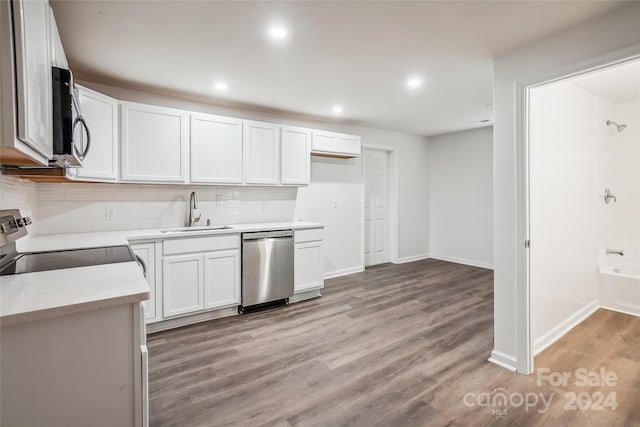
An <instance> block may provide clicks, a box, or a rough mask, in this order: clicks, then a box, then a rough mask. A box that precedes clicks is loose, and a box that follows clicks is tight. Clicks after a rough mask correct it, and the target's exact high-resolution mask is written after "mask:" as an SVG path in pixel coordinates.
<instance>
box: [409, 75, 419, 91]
mask: <svg viewBox="0 0 640 427" xmlns="http://www.w3.org/2000/svg"><path fill="white" fill-rule="evenodd" d="M420 86H422V80H421V79H420V78H419V77H411V78H409V80H407V87H408V88H409V89H418V88H419V87H420Z"/></svg>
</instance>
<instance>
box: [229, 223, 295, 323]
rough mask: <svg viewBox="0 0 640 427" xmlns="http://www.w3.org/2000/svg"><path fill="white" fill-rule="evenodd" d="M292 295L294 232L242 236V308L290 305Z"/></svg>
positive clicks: (265, 232)
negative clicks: (281, 302)
mask: <svg viewBox="0 0 640 427" xmlns="http://www.w3.org/2000/svg"><path fill="white" fill-rule="evenodd" d="M292 295H293V231H291V230H280V231H264V232H257V233H243V234H242V305H241V307H240V311H244V309H245V307H250V306H256V305H258V304H265V303H269V302H274V301H284V302H288V300H289V297H291V296H292Z"/></svg>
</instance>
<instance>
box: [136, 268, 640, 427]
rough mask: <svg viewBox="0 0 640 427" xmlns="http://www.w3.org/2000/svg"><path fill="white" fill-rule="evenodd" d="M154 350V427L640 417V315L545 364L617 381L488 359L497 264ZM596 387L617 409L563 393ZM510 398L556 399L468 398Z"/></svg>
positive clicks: (175, 335) (604, 328) (320, 302)
mask: <svg viewBox="0 0 640 427" xmlns="http://www.w3.org/2000/svg"><path fill="white" fill-rule="evenodd" d="M148 346H149V353H150V377H149V379H150V417H151V425H152V426H251V427H253V426H278V427H287V426H331V427H333V426H390V427H395V426H445V425H459V426H466V425H471V426H485V425H492V426H494V425H495V426H505V425H514V426H516V425H521V426H529V425H550V426H561V425H567V426H569V425H571V426H580V427H583V426H590V425H594V426H633V425H640V319H638V318H635V317H632V316H626V315H622V314H618V313H614V312H610V311H605V310H599V311H598V312H596V313H595V314H594V315H593V316H591V317H590V318H589V319H587V320H586V321H585V322H584V323H582V324H581V325H579V326H578V327H576V328H575V329H574V330H573V331H571V332H570V333H569V334H567V335H566V336H565V337H563V338H562V339H561V340H560V341H558V342H557V343H556V344H554V345H553V346H551V347H550V348H549V349H547V350H546V351H545V352H543V353H542V354H541V355H540V356H539V357H537V358H536V366H537V367H538V368H543V367H546V368H550V369H551V370H552V371H565V370H566V371H573V370H574V369H575V368H577V367H584V368H587V369H590V370H598V369H600V368H601V367H605V368H606V369H607V370H613V371H615V372H616V373H617V375H618V377H619V382H618V385H617V386H616V387H614V388H613V389H609V388H606V389H605V388H603V389H600V388H597V387H592V388H587V389H583V388H579V387H576V386H574V385H573V384H572V383H571V384H568V385H567V386H566V387H562V386H560V387H552V386H550V385H548V384H546V383H545V384H544V385H542V386H538V385H537V384H536V374H533V375H530V376H523V375H519V374H515V373H512V372H509V371H507V370H505V369H502V368H500V367H497V366H495V365H493V364H491V363H489V362H487V358H488V357H489V355H490V352H491V350H492V347H493V274H492V272H491V271H490V270H485V269H481V268H475V267H468V266H463V265H459V264H452V263H447V262H442V261H436V260H425V261H419V262H414V263H410V264H403V265H391V264H385V265H382V266H377V267H374V268H370V269H367V271H365V272H364V273H359V274H354V275H351V276H347V277H342V278H338V279H333V280H328V281H327V282H326V289H325V292H324V295H323V297H322V298H318V299H315V300H312V301H307V302H303V303H298V304H292V305H290V306H289V307H284V308H281V309H276V310H271V311H267V312H260V313H252V314H247V315H243V316H240V317H232V318H226V319H219V320H214V321H210V322H207V323H202V324H199V325H194V326H190V327H185V328H182V329H177V330H173V331H168V332H163V333H158V334H155V335H152V336H150V337H149V340H148ZM584 390H586V391H588V392H589V393H591V392H593V391H598V390H601V391H603V392H605V391H606V392H608V391H610V390H614V391H615V392H616V395H617V402H618V407H617V409H616V410H615V411H611V410H608V409H607V410H604V411H579V410H578V411H567V410H564V409H563V408H564V406H565V404H566V403H567V398H566V396H565V393H567V392H571V391H576V392H578V391H584ZM468 393H474V394H468ZM480 393H488V394H484V395H483V394H480ZM499 393H503V394H506V395H507V396H510V397H511V396H512V395H513V394H514V393H515V394H517V393H537V394H539V393H542V394H543V395H544V396H545V398H548V396H550V395H553V397H552V400H551V404H550V407H549V409H548V410H547V411H546V412H544V413H539V412H538V409H541V408H543V405H542V403H540V404H539V405H538V406H537V407H535V408H532V409H529V410H525V408H524V406H518V401H517V397H516V398H515V399H516V400H515V401H513V400H512V403H514V402H515V404H509V405H508V406H505V407H499V406H494V407H493V408H494V409H503V410H504V411H502V412H492V408H489V407H486V406H478V405H475V406H469V405H467V404H465V395H466V396H467V402H468V403H473V402H475V401H476V400H474V397H477V396H478V395H479V397H480V402H484V401H485V400H486V399H484V400H483V399H482V397H483V396H484V397H485V398H486V397H487V396H492V397H495V396H496V395H497V394H499ZM490 399H491V397H490ZM496 402H497V403H499V402H498V401H496Z"/></svg>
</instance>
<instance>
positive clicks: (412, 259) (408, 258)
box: [394, 254, 431, 264]
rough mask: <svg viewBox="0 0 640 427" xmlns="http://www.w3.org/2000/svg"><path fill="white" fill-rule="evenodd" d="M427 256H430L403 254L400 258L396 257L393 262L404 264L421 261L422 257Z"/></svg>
mask: <svg viewBox="0 0 640 427" xmlns="http://www.w3.org/2000/svg"><path fill="white" fill-rule="evenodd" d="M428 258H431V256H429V254H418V255H410V256H403V257H401V258H398V259H397V260H396V262H395V263H394V264H406V263H408V262H415V261H422V260H423V259H428Z"/></svg>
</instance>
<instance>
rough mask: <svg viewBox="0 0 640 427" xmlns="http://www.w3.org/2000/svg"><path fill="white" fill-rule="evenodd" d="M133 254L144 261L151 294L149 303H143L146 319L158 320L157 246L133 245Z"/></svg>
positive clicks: (152, 244)
mask: <svg viewBox="0 0 640 427" xmlns="http://www.w3.org/2000/svg"><path fill="white" fill-rule="evenodd" d="M131 249H132V250H133V253H135V254H136V255H137V256H139V257H140V259H142V262H144V266H145V277H146V279H147V283H148V284H149V288H150V289H151V294H150V296H149V299H148V300H147V301H143V302H142V305H143V306H144V318H145V320H146V321H147V322H149V321H153V320H155V319H156V298H155V296H156V262H155V261H156V252H155V251H156V245H155V243H142V244H138V245H131Z"/></svg>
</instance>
